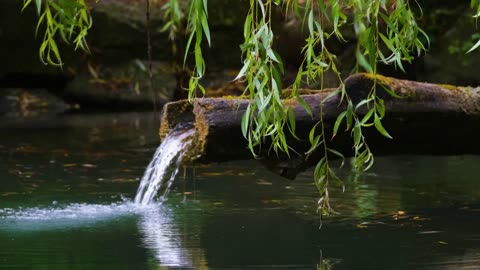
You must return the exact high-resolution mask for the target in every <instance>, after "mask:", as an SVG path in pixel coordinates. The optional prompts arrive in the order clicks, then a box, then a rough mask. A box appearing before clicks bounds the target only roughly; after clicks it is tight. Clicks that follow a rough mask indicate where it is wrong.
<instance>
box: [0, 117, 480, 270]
mask: <svg viewBox="0 0 480 270" xmlns="http://www.w3.org/2000/svg"><path fill="white" fill-rule="evenodd" d="M149 119H150V120H149ZM151 119H153V117H151V115H141V114H129V115H103V116H102V115H100V116H99V115H97V116H72V117H67V116H65V118H61V119H53V120H52V119H50V120H48V121H47V120H46V121H45V122H43V123H40V124H39V123H37V124H35V125H32V123H26V124H23V123H5V122H2V124H0V158H1V162H0V269H16V268H17V269H49V270H50V269H102V270H104V269H159V268H162V267H164V268H168V267H173V268H180V269H183V268H193V269H207V268H213V269H232V268H234V269H245V268H256V269H271V268H285V269H295V268H296V269H334V270H339V269H340V270H341V269H476V268H478V265H479V264H480V261H479V258H480V231H479V230H478V226H479V225H480V215H479V213H480V183H479V182H478V179H477V178H478V174H479V172H480V171H479V170H478V164H479V162H480V158H479V157H476V156H458V157H408V156H404V157H388V158H380V157H379V158H377V162H376V165H375V167H374V168H373V170H371V171H370V172H368V173H362V174H356V173H352V172H351V170H350V169H349V168H344V169H342V170H340V171H339V172H338V173H339V175H342V177H343V179H345V181H346V186H347V189H346V191H345V193H341V192H340V189H338V190H335V189H333V190H332V196H333V197H332V200H333V201H332V203H333V204H334V206H335V209H336V210H337V211H338V212H340V213H341V215H339V216H335V217H331V218H328V219H326V220H324V226H323V228H322V229H321V230H319V229H318V227H319V220H318V217H317V216H316V215H315V203H316V200H317V196H318V195H317V192H316V190H315V187H314V185H313V183H312V181H311V177H312V171H307V172H305V173H304V174H302V175H300V176H299V178H298V179H297V180H295V181H288V180H284V179H280V178H278V177H276V176H274V175H271V174H269V173H268V172H267V171H266V170H264V169H263V168H262V167H261V166H259V165H258V163H257V162H255V161H248V162H232V163H226V164H214V165H209V166H200V167H197V168H196V169H195V180H194V178H193V173H192V171H188V170H187V173H186V179H177V181H176V183H174V185H173V186H172V193H171V194H170V199H169V200H168V202H167V203H166V204H165V205H162V206H157V205H154V206H152V207H139V206H136V205H135V204H133V203H132V200H133V198H134V196H135V191H136V189H137V187H138V184H139V177H140V176H141V175H142V173H143V171H144V169H145V167H146V165H147V164H148V162H149V160H150V158H151V155H152V153H153V152H154V151H155V148H156V147H157V146H158V136H157V133H158V123H156V122H151ZM52 138H55V140H52ZM121 196H124V197H125V198H127V199H122V197H121ZM184 198H186V199H185V200H184Z"/></svg>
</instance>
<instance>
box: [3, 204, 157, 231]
mask: <svg viewBox="0 0 480 270" xmlns="http://www.w3.org/2000/svg"><path fill="white" fill-rule="evenodd" d="M151 210H152V209H150V208H148V207H141V206H139V205H137V204H134V203H133V202H132V201H130V200H126V199H125V200H122V201H120V202H116V203H111V204H87V203H72V204H67V205H57V204H56V203H54V204H52V205H51V206H47V207H32V208H17V209H14V208H3V209H0V231H1V230H26V231H38V230H55V229H66V228H77V227H88V226H93V225H95V224H97V223H99V222H108V221H111V220H114V219H117V218H120V217H126V216H130V215H132V216H133V215H138V214H139V213H143V212H146V211H151Z"/></svg>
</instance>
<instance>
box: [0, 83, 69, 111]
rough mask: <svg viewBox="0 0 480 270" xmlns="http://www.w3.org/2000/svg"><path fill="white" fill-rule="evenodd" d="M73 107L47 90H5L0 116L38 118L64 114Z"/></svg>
mask: <svg viewBox="0 0 480 270" xmlns="http://www.w3.org/2000/svg"><path fill="white" fill-rule="evenodd" d="M71 108H72V106H71V105H69V104H67V103H65V102H63V101H62V100H61V99H59V98H58V97H56V96H54V95H52V94H51V93H49V92H48V91H47V90H45V89H3V90H2V91H1V92H0V116H5V117H36V116H44V115H52V114H58V113H63V112H65V111H67V110H69V109H71Z"/></svg>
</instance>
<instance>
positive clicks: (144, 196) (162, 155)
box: [135, 128, 195, 205]
mask: <svg viewBox="0 0 480 270" xmlns="http://www.w3.org/2000/svg"><path fill="white" fill-rule="evenodd" d="M194 132H195V129H193V128H191V129H187V130H174V131H173V132H171V133H170V134H168V135H167V137H165V139H164V140H163V142H162V144H161V145H160V147H158V149H157V151H156V152H155V154H154V155H153V159H152V161H151V162H150V164H148V167H147V169H146V170H145V173H144V175H143V177H142V180H141V181H140V186H139V188H138V190H137V195H136V196H135V203H136V204H140V205H149V204H152V203H153V202H154V201H155V195H157V192H158V191H159V190H160V188H162V187H163V186H164V192H163V195H162V196H160V197H159V201H160V202H163V201H164V200H165V199H166V196H167V195H168V192H169V191H170V187H171V185H172V183H173V181H174V180H175V177H176V175H177V173H178V170H179V168H180V164H181V162H182V157H183V155H184V154H185V153H186V151H187V149H188V147H189V146H190V145H191V143H192V139H193V136H192V135H193V134H194ZM165 181H166V182H165Z"/></svg>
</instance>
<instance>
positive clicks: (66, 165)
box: [63, 163, 77, 167]
mask: <svg viewBox="0 0 480 270" xmlns="http://www.w3.org/2000/svg"><path fill="white" fill-rule="evenodd" d="M75 166H77V164H76V163H66V164H63V167H75Z"/></svg>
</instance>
